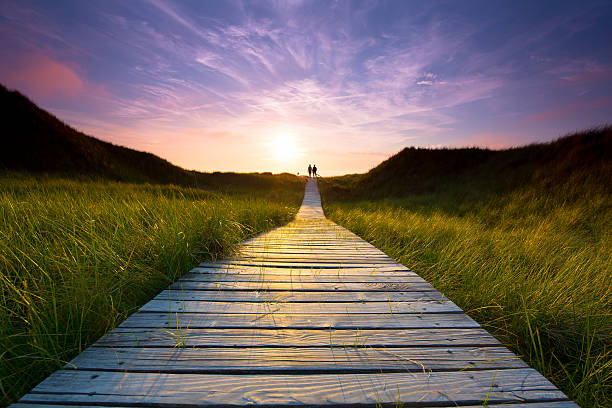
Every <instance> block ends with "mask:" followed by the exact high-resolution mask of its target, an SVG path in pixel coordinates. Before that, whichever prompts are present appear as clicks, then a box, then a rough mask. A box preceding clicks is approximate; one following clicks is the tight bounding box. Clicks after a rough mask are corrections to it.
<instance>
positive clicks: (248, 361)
mask: <svg viewBox="0 0 612 408" xmlns="http://www.w3.org/2000/svg"><path fill="white" fill-rule="evenodd" d="M181 340H182V338H177V339H176V341H177V343H180V341H181ZM526 367H527V365H526V364H525V363H524V362H523V361H522V360H521V359H519V358H518V357H516V356H515V355H514V354H513V353H511V352H510V350H508V349H507V348H505V347H453V348H446V347H444V348H434V347H427V348H392V349H391V348H382V347H381V348H377V347H351V345H347V346H345V347H336V348H334V347H329V346H328V347H318V348H314V347H310V348H301V347H282V348H278V347H274V348H270V347H255V348H252V347H250V348H190V347H176V348H139V347H130V348H109V347H90V348H88V349H87V350H85V351H84V352H82V353H81V354H79V355H78V356H77V357H76V358H74V359H73V360H72V361H71V362H70V363H68V364H67V365H66V368H74V369H80V370H105V371H131V372H165V373H193V374H195V373H212V374H214V373H218V374H221V373H238V372H240V373H242V374H247V373H252V374H255V373H268V374H273V373H280V372H292V373H298V372H300V373H305V372H310V373H321V374H323V373H325V372H326V371H333V372H339V373H350V372H361V373H364V372H373V373H375V372H391V371H396V372H397V371H406V372H408V371H410V372H414V371H441V370H444V371H452V370H470V369H490V370H493V369H497V370H501V369H510V368H526Z"/></svg>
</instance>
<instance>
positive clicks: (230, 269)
mask: <svg viewBox="0 0 612 408" xmlns="http://www.w3.org/2000/svg"><path fill="white" fill-rule="evenodd" d="M200 265H202V266H198V267H196V268H193V269H192V270H190V271H189V272H192V273H230V274H240V273H245V274H261V273H263V274H264V275H265V274H279V275H307V274H308V275H310V274H312V275H317V276H327V275H329V276H343V275H345V276H380V277H386V276H393V277H395V276H397V277H403V276H419V275H417V274H416V273H414V272H412V271H411V270H409V269H408V268H397V267H379V268H335V269H329V268H310V267H306V268H301V267H300V268H291V269H289V268H282V267H281V268H277V267H274V266H267V267H263V268H262V267H261V266H242V265H231V264H216V263H206V264H205V263H202V264H200Z"/></svg>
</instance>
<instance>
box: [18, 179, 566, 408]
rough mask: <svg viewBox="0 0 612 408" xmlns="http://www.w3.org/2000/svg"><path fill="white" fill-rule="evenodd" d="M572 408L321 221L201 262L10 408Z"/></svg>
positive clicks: (306, 217) (396, 267)
mask: <svg viewBox="0 0 612 408" xmlns="http://www.w3.org/2000/svg"><path fill="white" fill-rule="evenodd" d="M483 402H487V403H488V404H489V405H490V406H495V405H496V404H502V403H509V404H512V405H511V407H516V408H523V407H524V408H542V407H555V408H569V407H576V405H575V404H574V403H572V402H571V401H568V400H567V397H566V396H565V395H564V394H563V393H562V392H561V391H559V390H558V389H557V388H555V387H554V386H553V385H552V384H551V383H550V382H549V381H548V380H546V379H545V378H544V377H542V376H541V375H540V374H539V373H538V372H537V371H535V370H533V369H530V368H528V367H527V365H526V364H525V363H524V362H523V361H522V360H520V359H519V358H518V357H516V356H515V355H514V354H512V353H511V352H510V351H509V350H508V349H506V348H505V347H502V346H501V344H500V343H499V342H498V341H497V340H495V339H494V338H493V337H492V336H491V335H489V334H488V333H487V332H486V331H485V330H484V329H482V328H481V327H480V326H479V325H478V324H477V323H476V322H475V321H474V320H472V319H471V318H470V317H468V316H467V315H466V314H465V313H463V311H462V310H461V309H460V308H459V307H457V306H456V305H455V304H454V303H452V302H451V301H449V300H448V299H447V298H446V297H444V296H442V294H441V293H440V292H438V291H436V290H435V289H434V288H433V287H432V286H431V285H430V284H428V283H427V282H426V281H424V280H423V279H422V278H420V277H419V276H418V275H417V274H415V273H413V272H411V271H410V270H409V269H407V268H406V267H404V266H403V265H400V264H397V263H395V262H394V261H393V260H392V259H391V258H389V257H387V256H386V255H385V254H384V253H382V252H381V251H379V250H378V249H376V248H375V247H373V246H372V245H370V244H368V243H366V242H365V241H363V240H362V239H360V238H359V237H357V236H356V235H354V234H352V233H351V232H349V231H348V230H346V229H344V228H341V227H340V226H338V225H336V224H334V223H333V222H331V221H329V220H327V219H326V218H325V216H324V214H323V210H322V208H321V202H320V197H319V193H318V190H317V186H316V183H315V182H314V181H313V180H310V181H309V182H308V184H307V186H306V194H305V197H304V202H303V204H302V207H301V208H300V211H299V213H298V215H297V217H296V219H295V221H293V222H291V223H290V224H288V225H286V226H284V227H281V228H277V229H275V230H273V231H270V232H268V233H266V234H262V235H260V236H258V237H256V238H253V239H250V240H248V241H246V242H245V243H244V245H243V246H242V249H241V251H240V253H239V255H238V256H237V257H236V258H235V259H233V260H230V261H221V262H216V263H204V264H201V265H199V266H198V267H197V268H195V269H193V270H192V271H190V272H189V273H187V274H186V275H184V276H183V277H182V278H181V279H180V280H178V281H177V282H176V283H174V284H172V285H171V286H170V287H169V288H168V289H167V290H164V291H162V292H161V293H160V294H159V295H158V296H156V297H155V298H154V299H153V300H151V301H150V302H149V303H147V304H146V305H144V306H143V307H142V308H141V309H140V311H139V312H137V313H135V314H133V315H132V316H130V317H129V318H128V319H127V320H125V321H124V322H123V323H122V324H121V325H120V326H119V327H118V328H117V329H115V330H113V331H112V332H111V333H109V334H108V335H106V336H105V337H103V338H102V339H100V340H99V341H98V342H97V343H96V344H94V345H93V346H92V347H90V348H88V349H87V350H85V351H84V352H83V353H82V354H80V355H79V356H77V357H76V358H75V359H74V360H72V361H71V362H70V363H69V364H68V365H67V366H66V369H64V370H59V371H57V372H55V373H54V374H52V375H51V376H49V377H48V378H47V379H46V380H44V381H43V382H41V383H40V384H39V385H38V386H36V387H35V388H34V389H33V390H32V391H31V392H30V393H29V394H27V395H25V396H24V397H23V398H22V399H21V400H20V401H19V403H17V404H14V405H13V407H22V408H31V407H32V404H45V406H47V407H49V406H65V405H73V406H74V405H78V406H105V407H111V406H159V407H199V406H219V407H233V406H247V405H258V406H267V407H273V406H274V407H276V406H289V405H291V406H311V407H314V406H317V407H318V406H343V407H349V406H381V405H382V406H422V407H428V406H431V407H433V406H437V407H439V406H444V407H454V406H477V405H481V404H483Z"/></svg>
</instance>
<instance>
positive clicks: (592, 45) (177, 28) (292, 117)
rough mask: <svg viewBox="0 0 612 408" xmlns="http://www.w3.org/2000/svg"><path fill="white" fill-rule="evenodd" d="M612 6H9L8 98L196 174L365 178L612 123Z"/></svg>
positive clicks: (0, 30) (0, 73)
mask: <svg viewBox="0 0 612 408" xmlns="http://www.w3.org/2000/svg"><path fill="white" fill-rule="evenodd" d="M611 21H612V2H610V1H560V0H556V1H533V0H530V1H408V0H398V1H328V0H326V1H296V0H287V1H264V0H258V1H252V2H251V1H221V0H219V1H216V0H214V1H213V0H210V1H176V2H170V1H162V0H146V1H145V0H134V1H107V0H104V1H98V0H88V1H80V0H79V1H61V2H55V1H28V0H19V1H13V0H2V1H1V2H0V61H1V62H0V82H1V83H2V84H4V85H5V86H7V87H8V88H10V89H17V90H19V91H20V92H22V93H23V94H25V95H26V96H28V97H29V98H30V99H32V100H33V101H34V102H35V103H37V104H38V105H39V106H41V107H42V108H44V109H47V110H49V111H50V112H52V113H53V114H55V115H56V116H57V117H58V118H60V119H61V120H63V121H65V122H66V123H68V124H70V125H71V126H73V127H75V128H77V129H79V130H81V131H83V132H85V133H87V134H89V135H92V136H95V137H98V138H100V139H102V140H106V141H110V142H112V143H115V144H119V145H124V146H128V147H131V148H134V149H138V150H144V151H147V152H151V153H154V154H156V155H159V156H161V157H163V158H165V159H167V160H169V161H170V162H172V163H174V164H177V165H179V166H182V167H184V168H188V169H195V170H200V171H240V172H250V171H272V172H281V171H288V172H291V173H296V172H300V173H301V174H303V173H304V172H305V171H306V167H307V165H308V164H309V163H313V164H316V165H317V167H318V169H319V173H320V174H321V175H323V176H328V175H337V174H346V173H356V172H365V171H367V170H369V169H370V168H372V167H374V166H376V165H377V164H378V163H380V162H381V161H382V160H384V159H386V158H387V157H389V156H390V155H392V154H394V153H396V152H398V151H399V150H401V149H402V148H404V147H407V146H421V147H446V146H450V147H463V146H482V147H489V148H494V149H499V148H505V147H509V146H518V145H523V144H527V143H532V142H538V141H539V142H541V141H549V140H553V139H556V138H558V137H559V136H563V135H565V134H567V133H571V132H572V131H575V130H581V129H584V128H587V127H592V126H596V125H601V124H605V123H611V122H612V120H611V118H612V46H611V45H610V44H612V24H610V22H611Z"/></svg>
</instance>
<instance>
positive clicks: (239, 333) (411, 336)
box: [96, 327, 501, 348]
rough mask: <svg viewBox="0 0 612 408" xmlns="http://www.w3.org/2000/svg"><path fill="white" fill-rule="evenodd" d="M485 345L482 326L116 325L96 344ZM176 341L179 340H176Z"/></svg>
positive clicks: (493, 342) (489, 339)
mask: <svg viewBox="0 0 612 408" xmlns="http://www.w3.org/2000/svg"><path fill="white" fill-rule="evenodd" d="M179 337H181V338H182V340H183V341H184V343H185V344H186V345H187V346H188V347H264V346H268V347H330V346H331V347H343V346H345V345H351V346H357V347H391V348H392V347H400V346H404V347H461V346H465V347H487V346H500V345H501V344H500V342H499V341H498V340H497V339H495V338H494V337H493V336H491V335H490V334H489V333H487V332H486V331H485V330H484V329H482V328H475V329H444V330H435V331H434V330H421V329H415V330H401V329H391V330H390V329H382V330H336V329H332V330H329V329H320V330H293V329H244V328H240V329H194V328H191V327H189V328H188V329H185V330H182V329H181V330H177V329H176V328H175V329H135V328H121V327H119V328H117V329H115V330H113V331H112V332H110V333H109V334H107V335H106V336H104V337H103V338H101V339H100V340H99V341H98V342H97V343H96V345H99V346H113V347H174V346H176V343H177V339H178V338H179ZM179 340H180V339H179Z"/></svg>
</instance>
